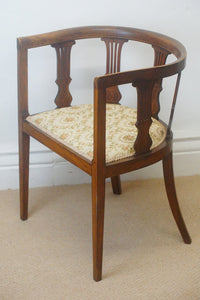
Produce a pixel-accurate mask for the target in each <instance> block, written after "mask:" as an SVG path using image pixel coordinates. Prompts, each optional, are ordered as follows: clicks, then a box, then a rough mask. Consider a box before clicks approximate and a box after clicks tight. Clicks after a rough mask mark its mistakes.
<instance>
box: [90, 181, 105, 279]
mask: <svg viewBox="0 0 200 300" xmlns="http://www.w3.org/2000/svg"><path fill="white" fill-rule="evenodd" d="M104 207H105V178H101V176H100V177H99V178H97V179H96V178H92V232H93V278H94V280H95V281H100V280H101V279H102V262H103V230H104Z"/></svg>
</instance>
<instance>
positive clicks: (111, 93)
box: [18, 26, 186, 155]
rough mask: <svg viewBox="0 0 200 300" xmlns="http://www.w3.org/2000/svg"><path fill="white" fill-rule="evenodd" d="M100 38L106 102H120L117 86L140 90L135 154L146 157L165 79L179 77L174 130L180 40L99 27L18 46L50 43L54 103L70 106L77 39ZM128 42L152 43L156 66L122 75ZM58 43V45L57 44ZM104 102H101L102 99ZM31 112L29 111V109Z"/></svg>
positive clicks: (183, 55)
mask: <svg viewBox="0 0 200 300" xmlns="http://www.w3.org/2000/svg"><path fill="white" fill-rule="evenodd" d="M88 38H101V39H102V41H104V42H105V44H106V50H107V59H106V75H104V76H100V77H98V78H96V84H97V82H98V84H97V85H98V88H99V87H100V86H101V87H103V88H104V89H105V90H106V96H105V97H106V102H107V103H119V101H120V99H121V94H120V92H119V89H118V87H117V86H118V85H121V84H125V83H132V85H133V86H134V87H136V89H137V93H138V101H137V110H138V117H137V123H136V126H137V128H138V136H137V140H136V142H135V144H134V149H135V153H136V155H137V154H143V153H146V152H149V151H150V148H151V145H152V140H151V137H150V135H149V128H150V126H151V123H152V119H151V117H154V118H156V119H158V114H159V111H160V104H159V93H160V91H161V90H162V78H164V77H168V76H171V75H174V74H178V77H177V83H176V88H175V94H174V99H173V104H172V109H171V115H170V120H169V124H168V133H169V132H170V129H171V124H172V119H173V112H174V108H175V103H176V96H177V92H178V86H179V81H180V74H181V71H182V70H183V68H184V66H185V60H186V50H185V48H184V46H183V45H182V44H181V43H179V42H178V41H176V40H174V39H172V38H169V37H167V36H164V35H161V34H158V33H154V32H150V31H145V30H141V29H133V28H123V27H113V26H97V27H79V28H72V29H66V30H61V31H57V32H56V34H55V33H53V32H52V33H48V34H41V35H37V36H30V37H26V38H20V39H18V46H19V47H21V48H23V49H24V51H25V50H27V49H30V48H34V47H39V46H45V45H48V44H51V45H52V47H54V48H55V50H56V54H57V80H56V83H57V85H58V87H59V90H58V94H57V97H56V99H55V103H56V105H57V107H66V106H70V105H71V102H72V95H71V94H70V92H69V84H70V82H71V78H70V53H71V48H72V46H73V45H74V44H75V40H80V39H88ZM128 40H132V41H138V42H142V43H147V44H150V45H151V46H152V47H153V49H154V52H155V56H154V57H155V58H154V66H153V67H152V68H146V69H141V70H134V71H132V70H131V71H126V72H120V60H121V49H122V46H123V44H124V43H125V42H128ZM55 41H56V43H55ZM169 54H174V55H175V57H176V58H177V59H176V60H175V61H174V62H173V63H170V64H167V65H165V62H166V59H167V56H168V55H169ZM101 102H102V100H101ZM27 113H28V110H27Z"/></svg>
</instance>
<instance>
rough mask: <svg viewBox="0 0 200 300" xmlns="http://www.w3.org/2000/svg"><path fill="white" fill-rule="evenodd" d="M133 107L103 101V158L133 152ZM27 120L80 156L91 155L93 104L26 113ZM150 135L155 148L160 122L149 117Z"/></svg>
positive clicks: (160, 139) (160, 137)
mask: <svg viewBox="0 0 200 300" xmlns="http://www.w3.org/2000/svg"><path fill="white" fill-rule="evenodd" d="M136 120H137V111H136V110H135V109H133V108H130V107H126V106H122V105H117V104H107V105H106V162H112V161H116V160H119V159H122V158H126V157H130V156H132V155H134V153H135V152H134V148H133V145H134V142H135V140H136V137H137V128H136V126H135V123H136ZM27 121H28V122H30V123H32V124H33V125H34V126H36V127H38V128H39V129H40V130H42V131H44V132H45V133H47V134H48V135H50V136H52V137H54V138H55V139H57V140H58V141H60V142H61V143H63V144H64V145H66V146H68V147H69V148H71V149H73V150H74V151H76V152H78V153H79V154H81V155H82V156H84V157H86V158H88V159H89V160H90V161H91V160H92V159H93V105H92V104H83V105H80V106H73V107H65V108H59V109H56V110H51V111H46V112H42V113H38V114H35V115H32V116H29V117H27ZM152 121H153V122H152V125H151V127H150V136H151V139H152V142H153V143H152V147H151V149H153V148H155V147H156V146H158V145H159V144H161V143H162V142H163V140H164V139H165V137H166V129H165V127H164V126H163V124H162V123H161V122H159V121H157V120H156V119H153V118H152Z"/></svg>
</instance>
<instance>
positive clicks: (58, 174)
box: [0, 137, 200, 190]
mask: <svg viewBox="0 0 200 300" xmlns="http://www.w3.org/2000/svg"><path fill="white" fill-rule="evenodd" d="M18 172H19V171H18V153H17V151H13V152H12V151H11V152H2V153H0V190H6V189H18V187H19V173H18ZM174 173H175V176H188V175H196V174H200V137H189V138H181V137H179V138H176V139H174ZM162 176H163V173H162V164H161V162H159V163H157V164H154V165H152V166H150V167H147V168H144V169H141V170H138V171H135V172H130V173H127V174H124V175H122V176H121V178H122V180H136V179H147V178H160V177H162ZM90 180H91V179H90V176H88V175H87V174H85V173H84V172H83V171H81V170H79V169H78V168H77V167H75V166H74V165H72V164H70V163H68V162H66V161H65V160H64V159H62V158H61V157H59V156H58V155H56V154H55V153H52V152H51V151H49V150H48V149H47V148H44V147H41V146H39V148H38V145H37V146H34V145H33V147H31V155H30V187H39V186H52V185H65V184H67V185H70V184H80V183H88V182H90Z"/></svg>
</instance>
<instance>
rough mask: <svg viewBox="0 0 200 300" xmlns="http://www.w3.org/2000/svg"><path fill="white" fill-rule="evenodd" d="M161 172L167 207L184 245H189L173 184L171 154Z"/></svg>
mask: <svg viewBox="0 0 200 300" xmlns="http://www.w3.org/2000/svg"><path fill="white" fill-rule="evenodd" d="M163 171H164V179H165V187H166V192H167V196H168V200H169V205H170V208H171V211H172V214H173V216H174V219H175V221H176V224H177V226H178V229H179V231H180V233H181V236H182V238H183V241H184V242H185V243H186V244H190V243H191V238H190V235H189V233H188V231H187V228H186V225H185V222H184V220H183V217H182V214H181V210H180V207H179V204H178V200H177V196H176V189H175V182H174V172H173V161H172V152H171V153H170V154H169V155H168V156H166V157H165V158H164V159H163Z"/></svg>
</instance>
